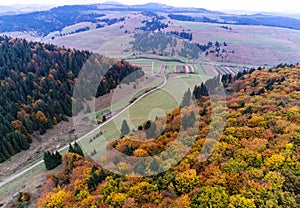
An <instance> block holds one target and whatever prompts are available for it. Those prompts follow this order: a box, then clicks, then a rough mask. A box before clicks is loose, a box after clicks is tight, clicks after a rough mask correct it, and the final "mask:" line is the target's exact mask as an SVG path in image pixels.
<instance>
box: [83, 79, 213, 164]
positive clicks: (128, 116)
mask: <svg viewBox="0 0 300 208" xmlns="http://www.w3.org/2000/svg"><path fill="white" fill-rule="evenodd" d="M208 78H210V77H209V76H199V75H183V76H175V77H171V78H169V80H168V82H167V84H166V85H165V86H164V87H163V88H162V89H159V90H157V91H155V92H153V93H152V94H150V95H148V96H146V97H144V98H143V99H141V100H139V101H138V102H137V103H136V104H134V105H133V106H132V107H131V108H129V109H128V110H127V111H125V112H123V113H122V114H121V115H119V116H118V117H117V118H115V119H114V120H113V121H110V122H108V123H107V124H106V125H105V126H103V127H102V128H101V129H100V130H101V131H102V132H103V136H102V137H100V138H97V139H95V140H91V139H92V138H93V137H94V136H95V134H94V135H91V136H88V137H87V138H86V139H83V140H81V142H80V143H81V145H82V146H83V147H84V149H85V151H86V153H87V154H89V153H91V152H92V151H94V150H96V151H97V153H98V154H96V155H95V156H93V159H95V160H96V161H97V160H99V159H100V155H101V154H102V153H103V151H105V146H106V143H107V142H109V141H112V140H115V139H117V138H119V137H120V129H121V124H122V121H123V120H126V121H127V123H128V125H129V126H130V129H132V130H133V129H135V130H136V129H137V128H138V126H139V125H141V124H142V123H143V122H144V121H146V120H149V119H150V120H151V119H152V120H153V119H154V118H155V117H156V116H158V117H162V116H165V115H166V114H167V113H169V112H171V111H172V110H173V109H174V108H176V107H178V106H179V105H180V103H181V100H182V96H183V94H184V92H185V91H186V90H187V89H188V88H191V89H193V88H194V86H195V84H198V85H199V84H201V82H204V81H206V80H207V79H208ZM91 141H92V142H91Z"/></svg>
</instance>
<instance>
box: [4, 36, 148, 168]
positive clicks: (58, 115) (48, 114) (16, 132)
mask: <svg viewBox="0 0 300 208" xmlns="http://www.w3.org/2000/svg"><path fill="white" fill-rule="evenodd" d="M90 57H92V59H90ZM84 64H86V65H89V64H90V65H93V66H95V67H97V68H96V69H97V70H96V71H94V72H93V74H88V75H87V77H85V78H86V80H91V77H100V75H99V76H96V75H97V74H101V71H103V70H105V69H108V72H107V73H106V74H105V75H103V76H102V80H95V81H96V82H97V83H99V82H100V86H99V88H98V92H97V96H100V95H103V94H105V93H108V92H109V91H110V90H111V89H113V88H115V87H116V86H117V84H118V83H119V82H120V81H121V80H122V79H123V78H124V77H126V76H127V75H129V74H130V73H132V72H134V71H137V70H138V68H137V67H133V66H131V65H129V64H128V63H127V62H124V61H116V60H114V59H108V58H105V57H103V56H101V55H97V54H92V53H90V52H88V51H77V50H71V49H66V48H59V47H56V46H54V45H48V44H42V43H37V42H28V41H26V40H21V39H10V38H8V37H0V112H1V115H0V162H3V161H5V160H6V159H8V158H9V157H10V156H12V155H14V154H16V153H18V152H20V151H22V150H26V149H28V148H29V147H30V143H31V141H32V138H33V137H32V135H33V134H38V133H39V134H44V133H45V131H46V130H47V129H49V128H52V126H53V125H56V124H57V123H59V122H60V121H62V120H67V117H70V116H72V104H77V105H76V106H77V109H75V111H73V113H74V112H75V113H77V112H79V111H80V110H82V109H83V104H82V103H79V102H80V101H78V100H76V99H74V98H73V97H72V95H73V87H74V83H75V81H76V78H77V77H78V74H79V72H80V70H81V68H82V67H83V65H84ZM142 75H143V73H142V72H140V73H137V76H135V78H137V77H138V76H142ZM85 90H86V91H85V92H86V93H85V94H83V95H82V97H81V98H82V100H84V99H90V98H91V97H90V94H91V93H89V90H90V89H88V88H87V89H85Z"/></svg>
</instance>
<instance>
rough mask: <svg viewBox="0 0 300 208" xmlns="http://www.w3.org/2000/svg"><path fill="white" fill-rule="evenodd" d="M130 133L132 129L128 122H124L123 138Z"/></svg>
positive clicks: (122, 128)
mask: <svg viewBox="0 0 300 208" xmlns="http://www.w3.org/2000/svg"><path fill="white" fill-rule="evenodd" d="M129 132H130V129H129V126H128V124H127V121H126V120H123V123H122V127H121V136H122V137H123V136H125V135H127V134H128V133H129Z"/></svg>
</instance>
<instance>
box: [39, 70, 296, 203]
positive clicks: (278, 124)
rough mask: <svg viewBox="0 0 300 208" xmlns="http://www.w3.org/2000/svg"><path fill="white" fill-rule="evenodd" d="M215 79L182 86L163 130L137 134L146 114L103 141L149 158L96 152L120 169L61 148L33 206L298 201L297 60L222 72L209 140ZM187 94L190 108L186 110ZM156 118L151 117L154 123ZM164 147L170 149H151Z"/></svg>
mask: <svg viewBox="0 0 300 208" xmlns="http://www.w3.org/2000/svg"><path fill="white" fill-rule="evenodd" d="M217 80H218V79H212V80H210V81H209V82H208V83H207V85H206V89H205V87H204V85H201V86H196V87H195V89H194V91H193V92H191V91H187V92H186V93H185V96H184V101H183V102H182V105H181V108H177V109H174V111H173V112H171V113H169V114H168V115H167V116H166V118H165V120H166V124H165V128H164V131H163V132H162V133H160V134H158V135H156V136H154V137H153V135H152V136H151V137H152V139H154V140H151V141H147V140H144V139H143V135H144V136H145V132H144V131H145V127H146V126H147V125H148V123H151V122H146V123H145V124H144V125H143V126H141V127H139V131H136V132H135V133H131V134H129V136H128V135H127V136H125V137H122V138H120V139H118V140H116V141H113V142H111V143H110V144H109V146H108V148H107V149H108V150H109V149H110V148H115V149H117V150H118V151H119V152H122V153H124V154H126V155H133V156H136V157H141V158H142V157H147V156H149V155H155V157H153V159H152V161H151V162H149V163H140V162H137V163H133V164H131V163H130V162H128V163H124V162H122V161H120V158H118V157H117V155H114V154H108V155H106V157H105V158H102V159H103V160H106V161H107V162H108V163H109V165H111V166H113V165H115V166H116V167H118V168H119V172H120V173H121V175H123V176H120V175H117V174H114V173H111V172H107V171H106V170H104V169H103V168H101V167H99V166H98V165H97V164H95V163H94V162H92V161H90V160H89V159H85V158H83V157H81V156H79V155H74V154H67V155H65V156H64V158H63V163H64V171H63V172H61V173H59V174H57V175H55V176H51V177H50V178H49V179H48V181H47V184H46V185H45V186H44V189H43V191H44V192H43V194H42V196H41V198H40V199H39V201H38V203H37V205H38V207H124V208H125V207H172V208H174V207H178V208H179V207H180V208H182V207H221V208H222V207H224V208H227V207H251V208H256V207H299V205H300V195H299V193H300V176H299V174H300V161H299V159H300V154H299V150H300V148H299V144H300V129H299V125H300V113H299V112H300V108H299V100H300V93H299V92H300V85H299V80H300V65H296V66H284V65H281V66H278V67H277V68H273V69H259V70H251V71H245V72H241V73H239V74H238V75H236V76H234V77H233V76H231V75H226V76H224V77H223V78H222V79H221V80H222V84H223V85H224V86H225V87H226V94H227V107H226V125H225V129H224V131H223V133H222V135H221V139H220V141H219V142H218V143H215V138H214V137H212V138H207V132H208V131H209V128H210V127H209V125H210V121H211V120H212V118H211V115H212V114H211V112H212V106H211V104H210V99H209V97H208V96H207V95H208V93H209V92H213V90H214V89H216V87H218V85H216V83H217ZM219 80H220V79H219ZM193 95H194V96H193ZM188 98H190V100H189V101H188ZM193 99H196V100H194V101H193ZM194 102H196V103H198V107H197V108H198V109H197V112H196V113H195V114H194V115H193V113H194V111H193V108H192V105H193V104H192V103H194ZM219 110H220V109H219ZM220 112H221V111H220ZM182 116H183V117H182ZM216 116H217V117H218V115H216ZM219 116H220V115H219ZM195 117H196V118H198V120H199V121H195V122H192V123H189V124H188V125H185V127H184V131H183V133H182V132H181V135H182V136H181V138H177V136H178V133H179V129H180V123H181V122H186V121H190V120H193V119H195ZM217 119H218V118H217ZM161 122H162V120H161V119H156V121H155V124H156V125H155V126H156V127H157V126H161ZM191 127H194V128H191ZM195 127H196V128H197V129H198V132H197V131H196V132H195V131H194V130H195ZM152 130H153V131H154V132H156V129H152ZM212 135H213V134H212ZM133 139H135V140H133ZM138 139H139V140H142V142H137V140H138ZM193 139H195V142H193V145H192V148H191V149H190V151H188V153H187V154H186V155H185V157H184V159H182V160H181V161H180V162H179V163H178V164H176V165H174V166H173V167H171V168H170V169H169V170H167V171H164V172H162V173H159V174H157V175H154V176H151V177H143V176H142V175H145V173H151V172H152V173H156V172H159V170H158V169H159V168H160V165H159V164H162V163H165V164H172V160H174V159H175V160H176V158H180V157H181V155H180V152H181V151H180V150H181V149H183V148H185V146H186V144H188V143H190V142H192V141H193ZM171 144H172V147H171ZM205 144H210V145H208V146H210V147H212V146H213V145H214V144H215V149H214V151H213V153H212V154H211V155H210V157H209V158H208V159H207V160H204V161H200V160H199V156H203V155H200V152H202V153H205V152H207V150H204V152H203V148H206V147H207V145H205ZM167 147H171V148H172V149H171V151H168V152H167V153H164V154H161V155H158V153H160V152H162V151H163V150H164V149H166V148H167ZM166 158H167V159H166ZM168 158H169V159H168ZM111 166H108V167H111ZM153 171H154V172H153ZM124 175H125V176H124ZM130 176H132V177H130Z"/></svg>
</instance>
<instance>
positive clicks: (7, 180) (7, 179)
mask: <svg viewBox="0 0 300 208" xmlns="http://www.w3.org/2000/svg"><path fill="white" fill-rule="evenodd" d="M166 84H167V78H166V76H164V82H163V83H162V84H161V85H160V86H158V87H156V88H154V89H153V90H151V91H149V92H147V93H145V94H143V95H142V96H140V97H139V98H137V99H136V100H135V101H134V102H133V103H131V104H129V105H128V106H126V107H125V108H124V109H123V110H122V111H120V112H119V113H117V114H116V115H114V116H113V117H111V118H110V119H108V120H107V121H105V122H104V123H102V124H101V125H99V126H98V127H97V128H95V129H94V130H92V131H90V132H89V133H87V134H85V135H83V136H82V137H80V138H79V139H77V140H76V141H78V142H80V141H81V140H82V139H84V138H85V137H87V136H89V135H91V134H93V133H94V132H96V131H97V130H99V129H100V128H101V127H103V126H104V125H105V124H107V123H108V122H110V121H111V120H113V119H114V118H116V117H118V116H119V115H121V114H122V113H124V112H125V111H127V110H128V109H129V108H130V107H132V106H133V105H134V104H135V103H137V102H138V101H140V100H141V99H143V98H144V97H146V96H147V95H149V94H151V93H153V92H155V91H156V90H159V89H161V88H163V87H164V86H165V85H166ZM68 147H69V145H66V146H64V147H62V148H61V149H59V150H58V151H59V152H61V151H63V150H65V149H67V148H68ZM42 163H44V160H40V161H38V162H37V163H35V164H33V165H31V166H30V167H28V168H26V169H24V170H22V171H21V172H19V173H16V174H14V175H11V176H9V177H7V178H5V179H3V181H1V182H0V187H2V186H4V185H6V184H8V183H9V182H11V181H13V180H15V179H16V178H18V177H20V176H22V175H24V174H25V173H27V172H28V171H30V170H32V169H34V168H35V167H37V166H39V165H40V164H42Z"/></svg>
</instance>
